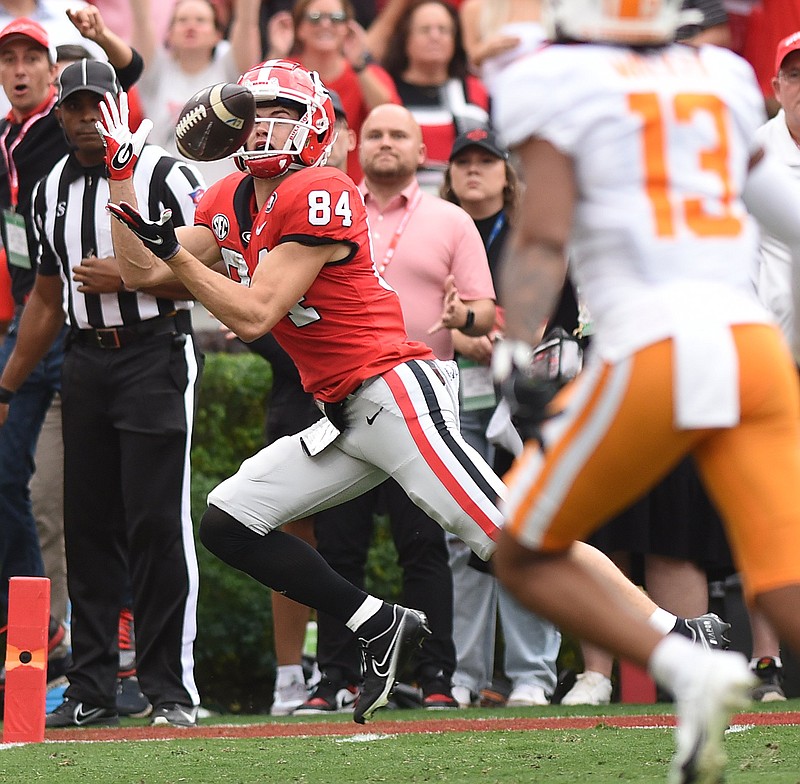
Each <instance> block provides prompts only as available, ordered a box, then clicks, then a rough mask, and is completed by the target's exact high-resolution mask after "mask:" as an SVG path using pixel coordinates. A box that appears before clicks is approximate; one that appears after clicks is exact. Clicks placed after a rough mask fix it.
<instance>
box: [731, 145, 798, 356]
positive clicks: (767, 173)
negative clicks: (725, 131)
mask: <svg viewBox="0 0 800 784" xmlns="http://www.w3.org/2000/svg"><path fill="white" fill-rule="evenodd" d="M742 198H743V200H744V203H745V205H746V206H747V209H748V210H749V212H750V214H751V215H753V217H754V218H756V220H757V221H758V222H759V223H760V224H761V225H762V226H763V227H764V229H766V231H767V232H769V233H770V234H771V235H773V236H774V237H776V238H777V239H779V240H781V242H784V243H786V245H787V246H788V248H789V252H790V253H791V256H792V302H793V310H794V314H795V318H794V319H793V323H794V326H793V329H792V336H791V337H792V340H791V343H792V352H793V354H794V359H795V362H797V363H798V365H800V318H798V317H797V316H798V315H800V183H798V182H797V181H796V180H794V179H792V177H791V176H790V174H789V173H788V172H787V171H786V167H785V166H783V165H782V164H780V163H778V162H777V161H775V160H774V159H771V158H770V157H769V155H766V156H765V157H764V158H763V159H762V160H761V161H759V162H758V163H756V164H755V166H753V168H752V169H751V170H750V173H749V174H748V177H747V184H746V185H745V189H744V192H743V193H742Z"/></svg>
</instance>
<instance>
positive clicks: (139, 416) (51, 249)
mask: <svg viewBox="0 0 800 784" xmlns="http://www.w3.org/2000/svg"><path fill="white" fill-rule="evenodd" d="M106 92H110V93H112V94H114V95H117V94H119V84H118V82H117V79H116V75H115V73H114V70H113V69H112V68H111V67H110V66H109V65H108V64H106V63H102V62H98V61H91V60H80V61H78V62H77V63H73V64H72V65H70V66H68V67H67V68H66V69H65V70H64V71H63V73H62V74H61V78H60V84H59V95H58V102H57V108H56V113H57V116H58V119H59V122H60V124H61V126H62V128H63V130H64V133H65V135H66V137H67V141H68V142H69V144H70V146H71V147H72V152H70V153H69V154H68V155H67V156H66V157H64V158H62V159H61V160H60V161H59V162H58V163H57V164H56V165H55V167H54V168H53V169H52V171H51V172H50V173H49V174H48V175H47V176H46V177H44V178H43V179H42V180H41V181H40V182H39V183H38V184H37V186H36V190H35V192H34V197H33V215H32V217H33V224H34V227H35V232H36V234H37V240H38V244H39V248H40V250H39V258H38V274H37V277H36V282H35V284H34V287H33V291H32V293H31V297H30V299H29V301H28V304H27V306H26V308H25V310H24V312H23V315H22V318H21V322H20V328H19V334H18V338H17V344H16V347H15V348H14V351H13V353H12V355H11V356H10V358H9V361H8V364H7V365H6V368H5V371H4V372H3V374H2V377H0V389H2V390H3V391H4V392H5V394H6V395H9V394H13V392H14V391H15V390H16V389H18V388H19V387H20V386H21V384H22V383H23V381H24V380H25V378H26V377H27V375H28V373H30V372H31V370H32V369H33V367H34V366H35V365H36V363H37V362H38V361H39V360H40V358H41V357H42V356H43V355H44V353H45V352H46V351H47V348H48V347H49V346H50V345H51V344H52V341H53V338H54V337H55V335H56V334H57V333H58V331H59V329H60V328H61V326H62V324H63V322H64V313H65V312H66V314H67V320H68V323H69V327H70V333H69V338H68V349H67V354H66V358H65V360H64V366H63V377H62V393H61V394H62V398H63V427H64V468H65V470H64V535H65V544H66V556H67V581H68V588H69V595H70V599H71V601H72V649H73V665H72V667H71V668H70V669H69V670H68V672H67V677H68V680H69V686H68V688H67V690H66V692H65V698H64V702H63V703H62V704H61V705H60V706H58V707H57V708H56V709H55V710H54V711H53V712H52V713H49V714H48V715H47V719H46V726H48V727H70V726H83V725H86V724H100V723H103V724H113V723H116V722H117V721H118V717H117V709H116V683H117V667H118V650H117V623H118V619H119V613H120V609H121V607H122V604H123V601H124V598H125V597H124V592H125V589H126V586H127V583H128V580H127V577H128V569H129V568H130V581H131V584H132V586H133V595H134V603H133V604H134V607H133V609H134V616H135V618H136V638H137V639H136V642H137V646H136V647H137V670H138V676H139V682H140V685H141V688H142V691H143V692H144V694H145V695H146V696H147V698H148V699H149V700H150V702H151V703H152V705H153V718H152V723H153V724H172V725H176V726H193V725H194V724H195V723H196V716H197V706H198V704H199V696H198V693H197V689H196V686H195V683H194V674H193V645H194V639H195V632H196V604H197V583H198V575H197V561H196V555H195V551H194V543H193V542H194V540H193V534H192V525H191V519H190V515H189V475H188V466H189V448H190V442H191V430H192V421H193V409H194V402H195V387H196V383H197V380H198V371H199V362H198V354H197V351H196V348H195V343H194V339H193V337H192V330H191V319H190V313H189V308H190V307H191V303H189V302H187V301H184V300H182V299H176V296H185V292H184V290H183V289H181V290H180V293H179V294H178V293H176V291H175V286H173V287H172V290H169V289H166V290H165V289H161V290H155V289H154V290H150V291H148V292H147V293H141V292H130V291H125V290H124V289H123V288H122V286H121V282H117V281H119V279H118V278H116V277H115V278H114V280H115V283H114V286H113V289H114V290H113V291H108V292H106V293H102V294H98V293H89V291H87V290H86V289H87V286H85V285H84V284H83V283H81V282H80V279H81V277H82V276H81V275H80V273H77V277H78V278H79V280H76V269H78V268H83V267H85V266H87V265H91V264H93V263H94V262H96V261H102V262H103V263H104V264H110V263H113V262H114V260H113V253H114V251H113V247H112V243H111V227H110V216H109V215H108V213H107V212H106V208H105V207H106V203H107V202H108V198H109V188H108V180H107V176H108V173H107V170H106V168H105V165H104V163H103V155H104V146H103V142H102V139H101V137H100V135H99V134H98V132H97V130H96V128H95V123H96V122H97V121H98V120H99V119H101V116H100V111H99V106H98V104H99V103H100V101H101V99H102V96H103V95H104V94H105V93H106ZM133 182H134V185H135V188H136V191H137V197H138V199H139V203H140V204H142V205H147V206H148V207H149V211H150V214H151V215H152V216H154V217H156V216H158V215H159V214H160V209H161V208H163V207H169V208H170V209H172V213H173V218H174V219H176V221H177V222H178V223H179V224H184V223H189V224H190V223H191V222H192V221H193V216H194V205H195V201H196V199H197V198H199V196H200V194H201V193H202V190H203V184H202V181H201V178H200V175H199V174H198V172H197V171H196V170H195V169H194V168H193V167H191V166H189V165H188V164H185V163H182V162H178V161H177V160H175V159H173V158H170V157H169V156H168V155H167V153H166V152H165V151H164V150H162V149H161V148H159V147H156V146H151V145H148V146H146V147H145V148H144V149H143V151H142V153H141V155H140V156H139V159H138V162H136V168H135V171H134V176H133ZM176 285H179V284H176ZM88 288H89V289H91V288H93V287H91V286H90V287H88ZM7 411H8V407H7V406H0V425H2V423H3V422H4V420H5V416H6V415H7Z"/></svg>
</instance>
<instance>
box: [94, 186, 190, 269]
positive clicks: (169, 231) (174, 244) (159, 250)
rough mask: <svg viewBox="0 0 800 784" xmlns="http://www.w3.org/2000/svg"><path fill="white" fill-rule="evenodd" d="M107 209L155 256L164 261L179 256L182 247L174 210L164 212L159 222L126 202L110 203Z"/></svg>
mask: <svg viewBox="0 0 800 784" xmlns="http://www.w3.org/2000/svg"><path fill="white" fill-rule="evenodd" d="M106 209H107V210H108V211H109V212H110V213H111V214H112V215H113V216H114V217H115V218H116V219H117V220H118V221H119V222H120V223H121V224H122V225H123V226H126V227H127V228H129V229H130V230H131V231H132V232H133V233H134V234H135V235H136V236H137V237H138V238H139V239H140V240H141V241H142V242H143V243H144V246H145V247H146V248H147V249H148V250H150V251H151V252H152V253H153V255H154V256H158V258H160V259H163V260H164V261H169V260H170V259H171V258H173V257H175V256H177V254H178V251H179V250H180V249H181V245H180V243H179V242H178V238H177V237H176V236H175V224H174V223H173V222H172V210H170V209H165V210H162V211H161V217H160V218H159V219H158V220H157V221H149V220H147V218H145V217H144V216H143V215H142V214H141V213H140V212H139V211H138V210H137V209H136V208H135V207H133V206H131V205H130V204H128V202H126V201H123V202H121V203H120V204H114V203H113V202H109V203H108V204H107V205H106Z"/></svg>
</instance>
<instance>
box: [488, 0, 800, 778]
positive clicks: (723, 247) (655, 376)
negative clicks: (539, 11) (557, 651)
mask: <svg viewBox="0 0 800 784" xmlns="http://www.w3.org/2000/svg"><path fill="white" fill-rule="evenodd" d="M543 21H544V22H545V26H546V28H547V29H548V32H549V35H550V36H551V40H553V41H554V42H556V43H554V44H552V45H548V46H545V47H542V48H541V49H539V50H538V51H536V52H534V53H533V54H531V55H529V56H528V57H526V58H524V59H522V60H520V61H518V62H516V63H514V64H512V65H511V66H509V68H508V69H507V70H506V71H505V73H504V75H503V78H502V80H501V81H500V82H499V83H498V86H499V89H498V90H497V91H496V93H495V95H494V96H493V99H494V107H495V120H496V123H497V125H498V127H499V128H500V130H501V132H502V133H503V135H504V136H505V138H506V140H507V141H508V142H509V143H510V145H511V146H512V147H514V148H515V149H516V151H517V153H518V154H519V156H520V159H521V161H522V165H523V167H524V170H525V172H526V174H527V176H528V178H529V179H530V180H531V181H532V182H533V181H535V182H536V186H537V187H531V188H529V189H528V191H527V194H526V197H525V203H524V204H523V208H522V209H523V220H521V221H519V222H518V228H517V231H516V235H515V237H514V238H513V240H512V248H511V256H510V258H509V259H508V260H507V261H506V267H505V280H504V281H503V285H502V288H501V290H502V294H501V300H502V301H503V302H504V305H505V309H506V330H507V335H508V337H509V340H508V341H507V342H506V344H505V346H504V347H502V348H501V347H498V348H497V349H496V350H495V358H496V364H495V368H496V375H497V376H499V377H503V376H507V374H508V373H509V372H512V373H515V374H522V377H521V378H519V377H518V378H517V381H516V384H515V389H516V391H517V393H518V399H517V403H518V404H520V403H522V404H526V405H524V406H523V408H521V410H522V411H524V412H526V413H527V414H528V415H530V416H531V417H532V418H535V417H534V414H535V413H536V412H535V411H533V410H532V408H531V406H532V405H533V403H532V402H531V401H533V400H535V398H534V397H533V392H536V391H537V388H536V385H535V382H533V381H532V380H531V379H530V378H529V377H528V378H527V379H526V378H525V375H524V374H525V372H526V370H527V367H526V362H527V361H528V358H529V356H530V346H532V345H535V344H536V342H537V341H538V340H539V339H540V331H541V325H542V324H543V323H544V321H545V319H546V317H547V315H548V314H549V313H550V312H551V309H552V305H553V303H554V301H555V296H556V294H557V292H559V291H560V290H561V285H562V282H563V278H564V274H565V269H566V255H567V250H569V254H570V263H571V264H572V265H573V267H572V269H573V272H574V279H575V281H576V283H577V285H578V286H579V287H580V290H581V292H582V294H583V296H584V298H585V300H586V303H587V305H588V307H589V310H590V311H591V313H592V315H593V317H594V319H595V324H596V337H595V343H594V355H593V357H592V359H591V361H590V363H589V366H588V367H587V369H586V370H585V371H584V373H583V374H582V376H579V378H578V381H577V383H576V384H575V386H574V388H573V389H571V390H570V392H569V396H568V398H569V399H568V400H567V396H562V397H560V398H556V400H555V401H553V402H552V403H551V406H550V409H549V413H553V411H559V410H560V409H561V411H560V413H559V414H558V415H556V416H555V417H554V418H552V419H550V420H549V421H548V422H547V423H546V424H545V426H544V428H543V438H542V441H543V449H542V450H540V449H539V446H538V444H536V443H534V442H533V441H531V442H529V443H528V444H526V449H525V451H524V453H523V455H522V456H521V458H520V459H519V460H518V462H517V463H516V465H515V467H514V468H513V469H512V473H511V476H510V477H509V478H510V490H509V502H508V509H507V524H506V528H505V529H504V533H503V534H502V535H501V538H500V542H499V545H498V549H497V552H496V562H497V571H498V576H499V577H500V579H501V580H502V581H503V582H504V583H505V584H506V586H507V587H508V588H509V589H510V590H511V591H512V592H513V593H514V594H515V595H516V596H517V598H518V599H519V600H520V601H521V602H522V603H524V604H526V605H527V606H528V607H530V608H531V609H533V610H535V611H536V612H539V613H541V614H543V615H545V616H546V617H549V618H550V619H551V620H553V621H554V622H555V623H557V624H558V625H560V626H561V627H562V628H563V629H565V630H567V631H570V632H572V633H574V634H576V635H577V636H579V637H581V638H585V639H588V640H590V641H592V642H594V643H595V644H598V645H600V646H602V647H604V648H606V649H608V650H610V651H612V652H614V653H616V654H618V655H620V656H624V657H627V658H629V659H632V660H634V661H635V662H637V663H639V664H640V665H642V666H647V667H648V668H649V670H650V672H651V673H652V675H653V676H654V677H655V679H656V680H657V681H658V682H659V683H660V684H661V685H662V686H664V687H666V688H667V689H669V690H670V691H671V692H672V693H673V694H674V695H675V697H676V703H677V709H678V714H679V729H678V734H677V743H678V749H677V753H676V755H675V759H674V760H673V763H672V767H671V773H670V776H671V778H670V781H671V782H675V783H676V784H677V783H678V782H690V781H691V782H698V781H699V782H718V781H720V780H721V776H722V768H723V766H724V761H725V755H724V752H723V749H722V736H723V729H724V728H725V726H726V724H727V721H728V719H729V716H730V714H731V712H732V711H733V710H735V709H736V708H738V707H741V706H743V705H745V704H746V699H747V694H748V690H749V688H750V687H751V685H752V675H751V674H750V673H749V672H748V665H747V661H746V660H745V658H744V657H743V656H740V655H739V654H734V653H720V652H716V653H709V652H706V651H701V650H698V649H697V648H692V647H691V646H690V645H687V644H686V642H685V640H680V639H678V638H677V637H675V636H674V635H668V636H667V637H666V638H660V637H659V636H658V635H657V634H654V633H653V631H652V629H648V628H647V626H646V625H645V624H642V623H640V622H637V621H635V620H634V619H633V618H632V616H630V615H629V614H628V613H627V611H626V610H625V609H624V608H623V607H622V606H621V605H620V604H619V602H618V600H617V599H616V598H615V597H614V596H613V595H612V594H611V593H610V592H609V591H608V590H607V589H606V588H604V587H603V586H602V585H600V584H599V583H598V582H597V581H596V580H595V579H594V578H593V577H592V576H591V575H590V574H589V573H588V572H587V571H586V570H585V569H584V568H583V567H582V566H580V565H579V564H577V563H576V562H575V560H574V557H573V548H572V544H573V542H575V541H576V540H580V539H582V538H584V537H586V536H587V535H588V534H589V533H591V532H592V531H593V530H594V529H596V528H597V527H599V526H600V525H601V524H602V523H603V522H604V521H606V520H607V519H609V518H610V517H611V516H612V515H614V514H615V513H616V512H618V511H620V510H621V509H623V508H624V507H625V506H627V505H628V504H629V503H630V502H632V501H633V500H635V499H636V498H637V497H639V496H641V495H642V494H643V493H644V492H645V491H646V490H647V489H648V488H649V487H651V486H652V485H653V484H654V483H655V482H656V481H658V479H659V478H660V477H662V476H664V475H665V474H666V473H667V472H668V471H669V470H670V469H671V468H672V467H673V466H674V465H675V464H676V463H677V462H678V460H679V459H680V458H681V457H683V456H684V455H686V454H688V453H690V454H692V455H693V457H694V459H695V460H696V462H697V464H698V467H699V470H700V474H701V476H702V478H703V481H704V483H705V484H706V486H707V488H708V491H709V493H710V495H711V496H712V498H713V500H714V501H715V503H716V504H717V506H718V508H719V509H720V511H721V513H722V515H723V517H724V519H725V523H726V526H727V531H728V534H729V538H730V541H731V546H732V549H733V551H734V553H735V557H736V560H737V564H738V567H739V569H740V572H741V574H742V578H743V584H744V589H745V591H746V592H747V594H748V596H749V597H752V598H753V599H754V601H755V604H756V605H757V606H758V607H759V608H760V609H761V610H763V611H764V612H765V613H766V615H767V616H768V617H769V618H770V620H771V621H772V622H773V623H774V624H775V626H776V628H777V629H778V630H779V631H780V633H781V637H782V639H785V640H786V641H787V642H788V643H789V644H790V645H792V646H793V647H794V649H795V650H798V651H800V555H798V554H799V553H800V394H799V393H798V385H797V376H796V372H795V369H794V367H793V363H792V358H791V354H790V352H789V350H788V348H787V346H786V344H785V342H784V341H783V339H782V337H781V334H780V332H779V330H778V329H777V328H776V326H775V325H774V324H773V323H772V320H771V317H770V316H769V314H768V313H767V312H766V311H765V310H764V309H763V308H762V306H761V305H760V304H759V302H758V300H757V298H756V296H755V293H754V287H753V284H752V277H753V270H754V261H755V253H756V244H757V232H756V229H755V227H754V223H753V220H752V218H751V217H750V216H749V215H748V209H750V210H751V212H752V213H753V214H754V215H756V216H757V217H758V219H759V220H766V221H768V222H769V225H770V227H771V228H774V229H775V230H776V231H778V232H779V233H780V234H781V235H782V236H783V238H784V239H785V240H786V241H787V242H789V243H791V244H792V247H793V252H794V253H795V264H797V263H798V259H800V255H798V250H800V231H798V229H797V225H798V223H800V221H798V218H797V215H796V209H795V208H793V207H792V205H796V204H797V203H798V201H797V198H798V194H797V191H796V190H794V189H795V187H796V186H795V185H794V184H793V183H792V182H791V180H790V179H788V178H786V176H785V174H784V173H783V172H782V171H781V168H780V167H779V166H777V165H776V164H773V163H772V162H771V161H769V160H768V159H762V153H761V152H760V150H759V149H758V146H757V144H756V142H755V131H756V129H757V128H758V126H759V125H760V124H761V123H762V122H763V120H764V110H763V99H762V96H761V94H760V92H759V90H758V86H757V84H756V81H755V79H754V76H753V74H752V70H751V69H750V67H749V65H747V63H745V62H744V61H743V60H741V59H740V58H738V57H737V56H736V55H734V54H732V53H731V52H729V51H727V50H723V49H720V48H717V47H711V46H706V47H701V48H699V49H697V48H693V47H689V46H683V45H680V44H673V43H671V41H672V39H673V37H674V31H675V30H676V28H677V27H678V26H679V25H680V24H681V23H683V22H685V21H687V20H686V18H685V15H684V14H682V13H681V11H680V0H648V2H644V1H643V0H638V1H637V0H618V2H614V1H613V0H608V1H606V2H603V1H601V0H550V2H549V3H547V4H546V6H545V16H544V20H543ZM594 42H597V43H599V44H601V45H595V43H594ZM534 178H535V180H534ZM795 348H797V347H795ZM559 404H561V405H559Z"/></svg>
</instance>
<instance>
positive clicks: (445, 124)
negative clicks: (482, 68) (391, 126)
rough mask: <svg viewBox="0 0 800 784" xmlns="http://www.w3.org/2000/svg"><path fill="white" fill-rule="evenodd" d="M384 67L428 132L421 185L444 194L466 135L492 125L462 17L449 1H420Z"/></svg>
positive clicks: (391, 45) (394, 41)
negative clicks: (459, 139) (460, 138)
mask: <svg viewBox="0 0 800 784" xmlns="http://www.w3.org/2000/svg"><path fill="white" fill-rule="evenodd" d="M383 64H384V67H385V68H386V70H387V71H388V72H389V74H390V75H391V77H392V78H393V79H394V82H395V85H396V87H397V92H398V93H399V95H400V99H401V101H402V102H403V105H404V106H405V107H406V108H407V109H409V110H410V111H411V113H412V114H413V115H414V119H415V120H416V121H417V122H418V123H419V125H420V127H421V128H422V139H423V142H424V143H425V148H426V155H425V160H424V161H423V162H422V165H421V167H420V172H419V174H418V177H419V180H420V184H421V185H423V186H424V187H427V188H429V189H432V190H433V192H436V193H438V189H439V186H440V185H441V182H442V178H443V175H444V170H445V167H446V166H447V160H448V157H449V155H450V150H451V149H452V147H453V142H454V141H455V138H456V136H457V135H458V134H460V133H465V132H466V131H469V130H472V129H473V128H477V127H486V126H487V125H488V123H489V117H488V114H487V109H488V106H489V98H488V95H487V93H486V89H485V88H484V86H483V84H482V83H481V81H480V80H479V79H478V78H477V77H476V76H474V75H472V74H469V73H467V58H466V53H465V51H464V47H463V45H462V43H461V31H460V26H459V21H458V16H457V14H456V12H455V11H454V9H453V7H452V6H451V5H449V4H448V3H447V2H445V0H415V2H414V3H413V4H412V5H411V6H410V8H409V11H408V13H407V14H406V15H405V16H403V18H402V19H401V20H400V23H399V24H398V26H397V29H396V30H395V33H394V35H393V36H392V38H391V40H390V41H389V43H388V46H387V49H386V56H385V58H384V61H383Z"/></svg>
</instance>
